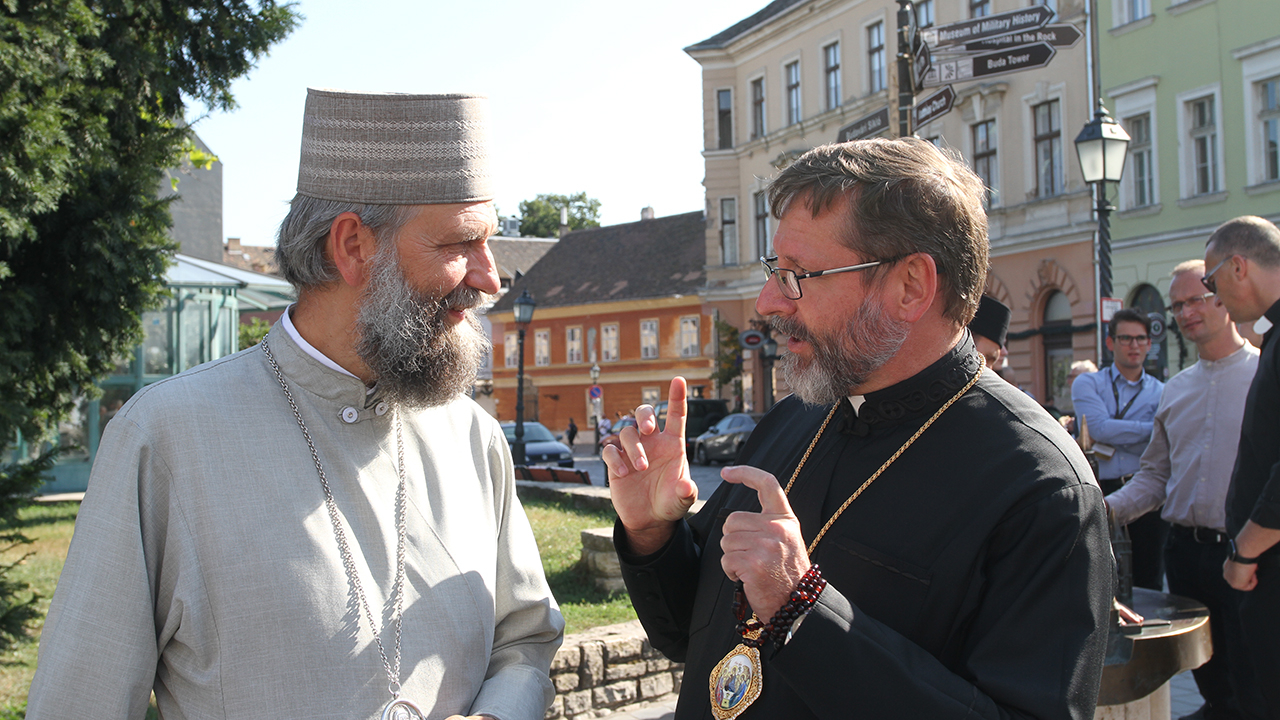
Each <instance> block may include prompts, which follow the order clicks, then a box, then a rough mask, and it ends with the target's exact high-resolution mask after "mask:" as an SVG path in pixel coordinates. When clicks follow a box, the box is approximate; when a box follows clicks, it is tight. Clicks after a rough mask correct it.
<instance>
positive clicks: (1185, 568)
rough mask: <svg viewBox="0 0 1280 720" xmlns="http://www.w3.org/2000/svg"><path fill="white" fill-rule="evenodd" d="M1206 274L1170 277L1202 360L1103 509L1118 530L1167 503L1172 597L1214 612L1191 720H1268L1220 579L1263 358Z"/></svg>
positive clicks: (1234, 603)
mask: <svg viewBox="0 0 1280 720" xmlns="http://www.w3.org/2000/svg"><path fill="white" fill-rule="evenodd" d="M1204 271H1205V267H1204V261H1203V260H1188V261H1187V262H1184V263H1182V264H1181V265H1178V266H1177V267H1176V268H1174V270H1173V282H1172V284H1171V285H1170V287H1169V312H1170V314H1171V315H1172V316H1173V319H1174V320H1175V321H1176V322H1177V323H1178V327H1179V329H1181V330H1182V335H1183V337H1185V338H1187V339H1188V340H1190V341H1191V342H1193V343H1195V345H1196V350H1197V352H1198V353H1199V355H1200V361H1199V362H1197V363H1196V364H1195V365H1192V366H1191V367H1189V368H1187V369H1186V370H1183V371H1182V372H1180V373H1178V374H1177V375H1175V376H1174V377H1173V378H1172V379H1170V380H1169V382H1168V383H1167V384H1166V385H1165V386H1164V393H1163V394H1162V395H1161V397H1160V405H1159V407H1158V408H1157V410H1156V414H1155V422H1154V429H1153V431H1152V433H1151V442H1150V444H1149V445H1147V449H1146V451H1145V452H1144V453H1143V454H1142V461H1141V462H1142V465H1141V468H1140V469H1139V470H1138V472H1137V473H1135V474H1134V476H1133V479H1131V480H1130V481H1129V482H1128V484H1126V485H1125V486H1124V487H1123V488H1121V489H1120V490H1118V491H1116V492H1114V493H1112V494H1110V495H1108V496H1107V503H1108V505H1109V506H1110V507H1111V509H1112V510H1114V511H1115V513H1116V517H1117V519H1119V521H1120V522H1122V523H1128V522H1129V521H1131V520H1133V519H1134V518H1137V517H1139V516H1140V515H1142V514H1143V513H1146V512H1148V511H1150V510H1154V509H1156V508H1159V507H1160V506H1161V505H1162V504H1163V506H1164V509H1163V511H1162V512H1161V518H1162V519H1164V520H1166V521H1167V522H1169V523H1170V525H1171V527H1170V533H1169V539H1168V542H1167V543H1166V544H1165V548H1164V561H1165V571H1166V574H1167V577H1168V580H1169V590H1170V592H1172V593H1174V594H1176V595H1182V596H1185V597H1189V598H1193V599H1195V600H1199V601H1200V602H1202V603H1204V604H1205V606H1206V607H1208V608H1209V622H1210V630H1211V632H1212V634H1213V657H1212V658H1211V659H1210V660H1209V662H1207V663H1205V664H1204V665H1202V666H1201V667H1199V668H1197V669H1195V670H1194V671H1193V672H1194V674H1195V678H1196V685H1197V686H1199V688H1200V694H1201V696H1203V697H1204V699H1205V706H1204V708H1202V709H1201V710H1200V711H1198V715H1195V716H1191V717H1197V718H1208V719H1213V718H1241V717H1262V715H1261V708H1259V707H1258V703H1260V702H1261V697H1260V696H1259V695H1258V688H1257V685H1256V682H1255V681H1254V679H1253V673H1252V671H1251V670H1250V669H1249V667H1248V664H1247V663H1246V662H1245V661H1244V660H1245V659H1244V657H1243V655H1242V654H1241V651H1240V640H1241V629H1240V619H1239V615H1238V606H1239V602H1240V599H1241V597H1240V596H1241V593H1240V592H1239V591H1238V590H1234V589H1232V588H1231V586H1230V585H1228V584H1227V582H1226V580H1225V579H1224V578H1223V577H1222V570H1221V568H1222V563H1223V562H1224V561H1225V560H1226V557H1227V534H1226V496H1227V487H1228V486H1229V484H1230V482H1231V468H1232V466H1234V464H1235V460H1236V446H1237V443H1238V440H1239V437H1240V424H1241V421H1242V419H1243V417H1244V401H1245V396H1246V395H1247V394H1248V388H1249V383H1250V381H1251V380H1252V379H1253V375H1254V373H1255V372H1256V371H1257V368H1258V350H1257V348H1255V347H1253V346H1252V345H1250V344H1249V343H1247V342H1246V341H1245V340H1244V339H1243V338H1241V337H1240V335H1239V333H1237V332H1236V327H1235V323H1233V322H1231V317H1230V316H1229V315H1228V313H1227V309H1226V307H1225V306H1223V304H1222V302H1221V301H1220V300H1218V299H1217V297H1215V296H1214V294H1213V293H1208V292H1205V287H1204V285H1202V284H1201V282H1200V279H1201V278H1203V277H1204Z"/></svg>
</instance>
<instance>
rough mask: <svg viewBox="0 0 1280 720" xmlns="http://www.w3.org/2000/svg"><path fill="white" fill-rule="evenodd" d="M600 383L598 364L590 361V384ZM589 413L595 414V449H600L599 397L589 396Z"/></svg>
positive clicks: (593, 385)
mask: <svg viewBox="0 0 1280 720" xmlns="http://www.w3.org/2000/svg"><path fill="white" fill-rule="evenodd" d="M599 384H600V364H599V363H595V362H593V363H591V386H592V387H595V386H596V385H599ZM591 414H592V415H594V416H595V421H594V422H593V423H592V424H593V425H595V427H596V450H597V451H598V450H599V449H600V398H591Z"/></svg>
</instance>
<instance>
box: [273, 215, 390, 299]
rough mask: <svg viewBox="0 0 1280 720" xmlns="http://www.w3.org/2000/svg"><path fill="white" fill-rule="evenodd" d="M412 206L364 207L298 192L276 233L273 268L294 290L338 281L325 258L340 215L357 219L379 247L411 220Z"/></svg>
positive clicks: (329, 261) (330, 263) (329, 262)
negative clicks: (352, 214)
mask: <svg viewBox="0 0 1280 720" xmlns="http://www.w3.org/2000/svg"><path fill="white" fill-rule="evenodd" d="M414 209H415V206H412V205H364V204H361V203H351V202H343V201H337V200H321V199H319V198H313V197H311V196H309V195H303V194H301V193H299V194H298V195H295V196H294V198H293V202H291V203H289V214H288V215H287V216H286V217H285V219H284V222H282V223H280V230H279V231H278V232H277V233H276V255H275V260H276V265H277V266H278V267H279V268H280V275H281V276H282V277H283V278H284V279H285V280H288V281H289V282H290V283H291V284H292V285H293V286H294V288H296V289H297V290H299V291H301V290H307V289H312V288H318V287H322V286H324V285H328V284H329V283H331V282H333V281H335V280H337V279H338V270H337V268H336V267H335V266H334V264H333V259H332V258H330V257H328V256H326V255H325V247H326V245H327V244H328V240H329V230H330V228H332V227H333V221H334V220H335V219H336V218H337V217H338V216H339V215H341V214H342V213H345V212H350V213H355V214H356V215H359V216H360V222H362V223H364V224H365V225H366V226H367V227H368V228H369V229H370V230H372V231H373V235H374V238H376V239H377V241H378V242H379V244H381V243H382V242H383V241H384V240H386V239H388V238H392V237H395V234H396V232H398V231H399V230H400V228H401V227H403V226H404V224H405V223H406V222H408V221H409V220H410V219H411V218H412V217H413V212H412V211H413V210H414Z"/></svg>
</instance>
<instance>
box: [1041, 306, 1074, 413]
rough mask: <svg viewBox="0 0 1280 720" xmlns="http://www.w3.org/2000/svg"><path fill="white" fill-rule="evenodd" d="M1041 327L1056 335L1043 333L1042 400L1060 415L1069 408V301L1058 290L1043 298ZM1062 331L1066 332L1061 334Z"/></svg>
mask: <svg viewBox="0 0 1280 720" xmlns="http://www.w3.org/2000/svg"><path fill="white" fill-rule="evenodd" d="M1042 318H1043V319H1042V321H1041V327H1042V328H1045V329H1047V330H1056V331H1057V332H1045V333H1044V334H1043V335H1041V336H1040V337H1041V338H1042V341H1043V342H1044V375H1045V380H1046V382H1045V386H1046V388H1045V401H1046V402H1052V403H1053V405H1054V406H1055V407H1057V408H1058V409H1059V410H1062V411H1063V412H1069V411H1070V410H1072V407H1071V384H1070V383H1069V382H1067V380H1068V378H1069V377H1070V376H1071V363H1072V361H1073V359H1074V355H1073V354H1072V350H1071V332H1070V330H1069V329H1068V328H1070V327H1071V300H1070V299H1069V298H1068V297H1067V296H1066V294H1064V293H1062V292H1061V291H1059V290H1051V291H1050V292H1049V297H1047V298H1045V303H1044V314H1043V315H1042ZM1064 331H1065V332H1064Z"/></svg>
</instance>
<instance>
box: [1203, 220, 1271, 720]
mask: <svg viewBox="0 0 1280 720" xmlns="http://www.w3.org/2000/svg"><path fill="white" fill-rule="evenodd" d="M1204 264H1205V266H1206V267H1208V268H1209V270H1208V271H1207V272H1205V275H1204V286H1205V289H1206V290H1208V291H1209V292H1212V293H1216V294H1217V296H1218V298H1219V299H1220V300H1222V304H1223V305H1225V306H1226V307H1227V310H1228V311H1229V312H1230V313H1231V317H1232V319H1234V320H1235V321H1236V322H1243V323H1254V321H1257V322H1256V324H1255V325H1254V329H1256V330H1258V331H1261V332H1264V335H1263V342H1262V355H1261V356H1260V357H1259V359H1258V372H1257V374H1256V375H1254V377H1253V382H1252V383H1251V384H1250V385H1249V394H1248V396H1247V397H1246V399H1245V403H1244V420H1243V423H1242V425H1241V429H1240V445H1239V447H1238V449H1237V451H1236V464H1235V468H1233V470H1232V473H1231V486H1230V488H1229V489H1228V490H1227V507H1226V510H1227V535H1229V536H1230V539H1229V546H1228V553H1227V559H1226V561H1225V562H1224V563H1223V565H1222V572H1223V577H1225V578H1226V581H1227V582H1228V583H1230V584H1231V587H1233V588H1235V589H1236V590H1240V591H1241V592H1243V594H1244V595H1243V597H1242V598H1241V600H1240V624H1241V626H1242V628H1243V629H1244V651H1245V655H1246V656H1247V657H1248V659H1249V662H1250V664H1251V665H1252V667H1253V674H1254V676H1255V677H1256V678H1257V679H1258V685H1259V687H1260V688H1261V689H1262V694H1263V696H1264V698H1265V701H1266V710H1267V713H1268V714H1267V717H1269V718H1272V719H1273V720H1276V719H1280V612H1278V611H1280V349H1277V341H1276V329H1275V326H1276V325H1277V324H1280V229H1278V228H1276V226H1275V225H1274V224H1273V223H1271V222H1270V221H1269V220H1266V219H1264V218H1260V217H1255V216H1244V217H1238V218H1235V219H1233V220H1228V221H1227V222H1225V223H1223V224H1222V225H1221V226H1220V227H1218V229H1217V230H1214V231H1213V235H1211V236H1209V243H1208V245H1207V246H1206V247H1205V251H1204ZM1216 422H1221V421H1216Z"/></svg>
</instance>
